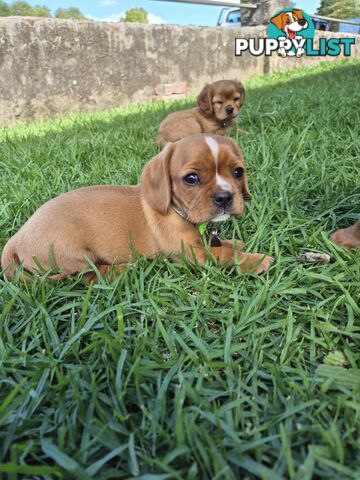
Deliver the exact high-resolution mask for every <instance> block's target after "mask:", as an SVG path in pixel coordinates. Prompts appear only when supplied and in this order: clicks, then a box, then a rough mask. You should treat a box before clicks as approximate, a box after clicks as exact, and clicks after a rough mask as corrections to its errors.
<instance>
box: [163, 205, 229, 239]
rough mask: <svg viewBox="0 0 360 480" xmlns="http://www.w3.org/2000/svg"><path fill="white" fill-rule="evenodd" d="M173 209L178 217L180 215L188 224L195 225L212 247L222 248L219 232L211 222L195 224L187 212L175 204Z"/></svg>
mask: <svg viewBox="0 0 360 480" xmlns="http://www.w3.org/2000/svg"><path fill="white" fill-rule="evenodd" d="M171 208H172V209H173V210H174V211H175V212H176V213H177V214H178V215H180V217H181V218H183V219H184V220H186V221H187V222H189V223H191V224H192V225H194V226H195V227H196V228H197V230H198V232H199V233H200V235H201V236H202V237H203V238H205V239H210V245H211V246H212V247H220V246H221V240H220V238H219V236H218V231H217V229H216V228H215V226H214V225H213V224H212V223H211V222H204V223H198V224H196V223H193V222H191V221H190V220H189V217H188V214H187V213H186V212H184V210H182V209H181V208H179V207H177V206H176V205H174V204H171Z"/></svg>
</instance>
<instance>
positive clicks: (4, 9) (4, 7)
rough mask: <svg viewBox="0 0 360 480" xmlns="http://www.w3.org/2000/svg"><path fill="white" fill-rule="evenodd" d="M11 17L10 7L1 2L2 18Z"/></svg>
mask: <svg viewBox="0 0 360 480" xmlns="http://www.w3.org/2000/svg"><path fill="white" fill-rule="evenodd" d="M9 15H11V9H10V7H9V5H7V4H6V3H5V2H3V1H2V0H0V17H8V16H9Z"/></svg>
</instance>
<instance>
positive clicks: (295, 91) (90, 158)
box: [0, 62, 360, 236]
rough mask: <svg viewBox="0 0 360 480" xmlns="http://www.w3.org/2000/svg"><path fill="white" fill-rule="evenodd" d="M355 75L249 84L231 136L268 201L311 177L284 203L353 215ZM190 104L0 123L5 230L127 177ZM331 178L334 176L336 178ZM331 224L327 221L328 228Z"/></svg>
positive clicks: (333, 70)
mask: <svg viewBox="0 0 360 480" xmlns="http://www.w3.org/2000/svg"><path fill="white" fill-rule="evenodd" d="M319 70H320V71H319ZM359 72H360V64H359V63H357V64H356V63H353V62H351V63H343V62H342V63H338V64H335V63H331V64H323V65H321V66H320V67H318V68H315V69H314V68H310V69H305V70H295V71H291V72H286V73H278V74H275V75H273V76H269V77H264V78H261V79H259V80H256V81H250V82H249V87H248V88H247V92H246V102H245V105H244V107H243V109H242V110H241V112H240V115H239V118H238V125H239V126H240V127H241V128H242V129H244V130H246V131H249V132H250V135H248V136H241V134H240V133H239V132H238V131H237V130H236V129H235V128H234V129H233V131H232V132H231V136H232V137H233V138H235V139H236V140H237V141H238V143H239V144H240V145H241V147H242V149H243V151H244V153H245V158H246V160H247V164H248V170H249V172H250V175H251V177H252V184H253V185H254V187H253V188H255V191H256V188H258V189H259V191H258V192H257V194H258V196H260V195H261V196H263V195H265V198H266V192H264V190H263V189H261V185H262V182H264V183H265V182H268V183H269V180H270V181H271V179H273V181H274V184H273V192H270V193H271V195H272V196H273V197H275V196H276V191H277V187H278V195H279V196H281V195H282V194H283V190H284V188H285V189H286V190H288V191H291V189H292V188H294V185H295V184H296V182H298V180H299V179H303V177H304V175H308V176H309V178H311V177H312V176H313V177H314V176H315V177H316V178H315V180H314V181H312V182H311V181H309V184H306V183H304V184H303V192H302V193H303V195H302V196H303V199H302V200H300V196H299V192H298V193H297V196H295V195H294V197H293V200H292V207H291V208H295V206H296V204H297V202H299V201H301V203H302V204H304V205H306V208H307V209H308V213H309V214H310V215H316V214H317V213H318V212H319V211H321V210H322V211H326V210H327V209H328V210H329V212H330V213H331V211H333V216H334V215H335V216H337V215H339V218H340V219H341V220H343V221H341V222H340V223H341V226H343V225H346V224H350V223H352V221H353V220H354V218H356V213H357V212H356V211H354V206H353V196H354V195H355V196H356V195H358V194H359V193H360V190H359V184H358V182H357V181H356V173H357V172H358V170H359V160H358V159H359V156H360V153H359V147H358V143H359V141H358V134H357V133H356V131H355V125H356V124H359V123H358V122H359V113H358V112H359V110H358V109H356V107H355V105H356V104H359V103H360V94H359V91H358V87H357V82H358V76H359ZM257 84H260V85H257ZM194 105H195V101H194V100H192V99H187V100H183V101H176V102H173V103H164V102H157V103H153V104H146V105H136V106H135V105H134V106H128V107H121V108H119V109H115V110H111V111H105V112H97V113H94V114H72V115H69V116H66V117H63V118H59V119H57V120H54V121H52V122H39V123H33V124H29V125H27V126H22V125H20V126H16V127H14V128H5V129H3V131H2V132H0V144H1V145H2V161H1V160H0V166H1V168H2V170H3V175H2V182H1V183H0V186H1V190H2V203H3V210H4V214H3V220H2V222H1V224H2V230H3V232H4V231H5V232H6V233H5V236H8V234H9V233H11V232H12V233H13V232H14V231H15V230H16V229H17V228H18V227H19V226H20V225H21V224H22V223H23V222H24V221H25V220H26V218H28V216H29V215H31V213H33V211H34V210H35V209H36V208H37V207H39V206H40V205H41V204H42V203H44V201H46V200H48V199H49V198H52V197H54V196H56V195H58V194H60V193H63V192H65V191H67V190H71V189H74V188H78V187H81V186H85V185H92V184H97V183H100V184H105V183H110V184H135V183H137V182H138V179H139V176H140V173H141V170H142V168H143V165H144V164H145V163H146V162H147V161H148V160H150V159H151V158H152V157H153V156H154V155H155V154H156V153H157V151H158V148H157V147H156V145H155V136H156V132H157V129H158V126H159V124H160V122H161V121H162V120H163V119H164V118H165V117H166V115H168V114H169V113H170V112H173V111H176V110H179V109H183V108H190V107H193V106H194ZM284 152H287V155H288V158H286V157H285V156H284ZM266 156H268V157H269V158H268V160H267V162H265V163H264V158H265V157H266ZM317 156H318V158H317ZM332 158H333V159H334V161H332ZM280 166H281V168H280ZM324 168H325V169H326V170H327V171H326V172H324V171H322V170H323V169H324ZM304 169H307V170H308V171H307V172H304ZM331 169H334V170H335V172H334V171H331ZM276 170H277V175H278V176H277V177H276V178H274V175H273V172H274V171H276ZM358 173H359V172H358ZM286 175H288V177H289V178H286ZM336 176H339V177H343V179H342V180H341V181H338V182H336V181H335V179H336ZM281 177H283V178H284V182H283V185H281ZM328 182H330V183H333V187H331V188H330V184H328ZM337 184H338V187H337ZM337 189H338V191H337ZM268 193H269V192H268ZM319 197H320V202H319ZM327 198H328V201H326V199H327ZM347 199H350V200H347ZM268 201H269V202H272V201H274V198H269V199H268ZM355 203H356V202H355ZM335 223H336V220H334V219H333V221H332V227H331V228H333V226H334V224H335ZM1 224H0V225H1Z"/></svg>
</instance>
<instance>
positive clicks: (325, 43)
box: [235, 8, 355, 58]
mask: <svg viewBox="0 0 360 480" xmlns="http://www.w3.org/2000/svg"><path fill="white" fill-rule="evenodd" d="M314 38H315V28H314V23H313V21H312V19H311V17H310V15H308V14H307V13H305V12H304V11H303V10H300V9H296V8H285V9H283V10H280V11H279V12H277V13H275V15H273V16H272V17H271V18H270V22H269V24H268V38H236V39H235V55H236V56H241V55H242V53H243V52H245V51H249V52H250V54H251V55H254V56H259V55H265V56H271V55H272V54H273V53H276V54H277V55H280V56H281V57H283V58H285V57H295V58H300V57H302V56H303V55H307V56H321V57H325V56H331V57H335V56H338V55H341V53H343V55H344V56H346V57H349V56H350V55H351V47H352V45H354V44H355V38H349V37H347V38H339V37H337V38H325V37H321V38H319V40H318V45H317V46H316V47H315V44H314Z"/></svg>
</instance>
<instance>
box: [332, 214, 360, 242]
mask: <svg viewBox="0 0 360 480" xmlns="http://www.w3.org/2000/svg"><path fill="white" fill-rule="evenodd" d="M330 240H331V241H332V242H334V243H336V245H339V247H343V248H357V247H360V219H359V220H358V221H357V222H356V223H354V225H351V226H350V227H348V228H342V229H340V230H337V231H336V232H334V233H333V234H332V235H331V236H330Z"/></svg>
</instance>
